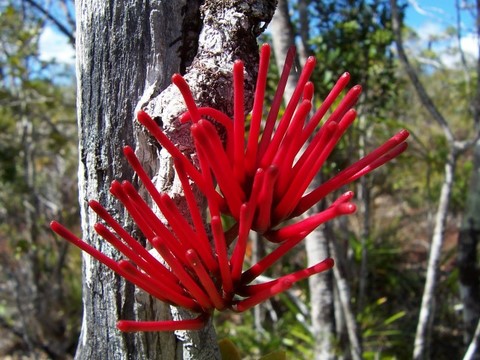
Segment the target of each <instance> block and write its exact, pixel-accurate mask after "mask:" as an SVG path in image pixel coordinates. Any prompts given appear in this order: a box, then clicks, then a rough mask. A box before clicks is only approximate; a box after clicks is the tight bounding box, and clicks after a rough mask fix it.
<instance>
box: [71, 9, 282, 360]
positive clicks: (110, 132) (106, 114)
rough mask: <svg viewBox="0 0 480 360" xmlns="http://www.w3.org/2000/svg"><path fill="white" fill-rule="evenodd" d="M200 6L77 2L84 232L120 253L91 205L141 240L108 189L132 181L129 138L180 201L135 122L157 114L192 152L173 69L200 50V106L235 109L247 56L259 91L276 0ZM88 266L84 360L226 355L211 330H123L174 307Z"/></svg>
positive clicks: (163, 160) (167, 170)
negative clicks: (238, 74) (101, 234)
mask: <svg viewBox="0 0 480 360" xmlns="http://www.w3.org/2000/svg"><path fill="white" fill-rule="evenodd" d="M199 3H200V1H188V2H187V1H166V2H165V1H141V0H125V1H123V2H121V3H118V4H117V3H114V2H113V3H112V2H102V1H96V0H79V1H77V3H76V13H77V16H78V19H77V70H78V105H79V106H78V117H79V127H80V130H79V131H80V134H79V135H80V154H79V156H80V167H79V188H80V203H81V213H82V231H83V237H84V239H86V240H88V241H89V242H90V243H91V244H92V245H93V246H95V247H97V248H98V249H100V250H101V251H102V252H104V253H105V254H107V255H109V256H112V257H113V258H116V256H117V255H116V253H115V252H114V251H113V250H112V249H110V248H109V247H108V246H106V245H105V243H104V242H103V241H102V240H99V239H98V238H97V236H96V235H95V234H94V232H93V230H92V225H93V224H94V222H96V221H97V219H96V217H95V216H94V215H92V212H90V211H88V210H87V208H86V203H87V200H88V199H91V198H94V199H97V200H99V201H100V202H101V203H102V204H103V205H104V206H105V207H107V208H108V209H111V210H112V212H113V213H114V215H115V217H116V218H117V219H119V220H120V221H121V222H124V223H125V224H126V226H129V227H130V228H131V229H132V231H133V232H134V234H135V235H136V236H137V237H139V234H138V233H136V232H135V229H134V227H133V226H131V225H129V223H128V219H127V217H126V216H125V214H124V212H123V210H122V209H121V208H120V207H119V206H118V204H117V202H115V201H113V200H112V197H111V196H109V194H108V189H109V186H110V183H111V181H112V180H113V179H129V180H131V179H132V172H131V170H130V169H129V168H128V166H127V165H126V162H125V160H124V159H123V157H122V156H121V147H122V146H123V145H125V144H129V145H132V146H136V147H137V153H138V154H139V155H140V157H141V158H142V159H143V162H144V166H145V167H146V168H147V169H148V170H149V171H150V173H151V174H152V176H155V177H156V179H157V180H156V181H157V184H158V186H159V187H160V189H161V190H162V191H168V192H170V193H177V195H178V198H179V201H181V192H180V189H179V187H178V186H176V185H174V184H173V180H174V176H173V172H172V162H171V160H170V159H168V158H167V157H166V156H165V154H164V153H163V152H161V153H160V154H157V149H158V148H157V147H156V146H155V145H152V142H151V141H150V139H149V138H148V136H146V134H145V133H144V132H143V130H142V129H140V127H138V126H136V125H134V113H135V109H136V108H139V107H143V108H145V109H146V110H147V111H148V112H149V113H150V115H151V116H153V117H158V120H159V121H161V122H163V125H164V128H165V129H166V131H167V133H169V135H170V136H171V137H172V138H173V140H174V142H176V143H177V144H178V145H179V146H182V147H183V149H184V150H185V151H187V152H192V151H193V150H192V145H191V143H190V139H189V137H188V136H187V134H188V132H187V131H186V126H180V125H179V123H178V121H177V116H178V115H179V114H180V113H181V112H182V111H184V107H183V103H182V102H181V100H180V96H179V95H178V92H177V91H175V89H173V87H171V86H169V87H167V86H168V84H169V83H170V77H171V75H172V74H173V73H175V72H180V71H184V70H185V69H186V68H187V66H188V65H189V64H190V63H192V58H193V56H194V55H195V54H197V56H196V57H195V59H194V60H193V63H192V66H191V68H190V69H189V70H188V73H187V75H186V76H185V77H186V79H187V81H188V82H189V83H190V85H191V87H192V91H193V93H194V96H195V98H196V99H197V101H198V103H199V104H200V105H207V104H208V105H215V107H217V108H219V109H220V110H224V111H226V112H231V107H232V105H231V99H232V92H231V75H230V74H231V68H232V63H233V60H235V59H237V58H240V59H242V60H244V61H245V63H246V82H247V84H248V86H247V89H248V90H247V94H251V90H252V89H253V81H254V78H255V69H256V63H257V61H256V60H257V56H258V55H257V54H258V48H257V45H256V41H255V38H256V36H257V35H258V34H259V33H260V32H261V31H262V30H263V27H262V26H263V25H264V24H266V23H268V22H269V20H270V18H271V16H272V13H273V11H274V8H275V1H273V0H272V1H267V0H265V1H261V0H258V1H253V0H252V1H220V0H217V1H213V0H212V1H208V0H207V1H205V3H204V5H203V6H202V10H201V13H202V18H201V17H200V15H199V12H198V11H197V10H198V5H199ZM200 19H203V28H202V27H201V26H199V25H201V20H200ZM200 29H202V30H201V32H200ZM197 44H198V48H197ZM197 49H198V52H197ZM164 89H166V90H164ZM140 99H141V100H140ZM139 101H140V103H139ZM83 270H84V281H83V288H84V295H83V301H84V318H83V324H82V334H81V338H80V341H79V346H78V350H77V354H76V358H77V359H115V360H117V359H168V360H170V359H191V358H195V359H215V358H218V357H219V354H218V351H217V349H216V338H215V333H214V330H213V329H212V328H210V327H207V329H206V330H205V331H203V332H202V331H200V332H195V333H194V334H193V332H192V333H185V332H182V333H179V334H177V336H176V337H175V336H174V335H173V334H171V333H152V334H145V333H138V334H124V333H121V332H120V331H118V330H117V329H116V328H115V323H116V321H117V320H118V319H119V318H124V319H139V320H153V319H160V318H165V317H169V316H170V315H169V313H170V309H169V308H166V307H165V306H163V305H162V304H161V303H159V302H157V301H155V300H153V299H148V300H145V298H144V297H142V299H141V301H139V302H138V301H137V298H136V295H137V297H138V294H136V293H135V291H134V288H133V286H132V285H130V284H128V283H125V282H124V281H123V280H122V279H120V278H119V277H117V276H116V275H114V274H113V273H112V272H111V271H109V270H107V269H106V268H105V267H104V266H102V265H100V264H98V263H96V262H95V261H93V260H92V259H91V258H90V257H88V256H85V257H84V265H83Z"/></svg>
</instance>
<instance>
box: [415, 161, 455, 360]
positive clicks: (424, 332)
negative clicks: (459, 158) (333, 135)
mask: <svg viewBox="0 0 480 360" xmlns="http://www.w3.org/2000/svg"><path fill="white" fill-rule="evenodd" d="M455 166H456V157H455V155H454V154H453V153H450V154H449V156H448V158H447V162H446V164H445V174H444V180H443V184H442V189H441V192H440V199H439V201H438V208H437V213H436V216H435V226H434V230H433V236H432V243H431V245H430V253H429V258H428V267H427V279H426V281H425V288H424V290H423V296H422V305H421V307H420V315H419V320H418V324H417V331H416V334H415V343H414V349H413V359H414V360H423V359H429V354H428V352H429V349H430V346H429V345H430V344H429V342H430V331H431V329H432V324H433V318H434V313H435V289H436V284H437V277H438V269H439V264H440V257H441V254H442V245H443V239H444V232H445V223H446V221H447V215H448V205H449V203H450V196H451V193H452V187H453V178H454V174H455Z"/></svg>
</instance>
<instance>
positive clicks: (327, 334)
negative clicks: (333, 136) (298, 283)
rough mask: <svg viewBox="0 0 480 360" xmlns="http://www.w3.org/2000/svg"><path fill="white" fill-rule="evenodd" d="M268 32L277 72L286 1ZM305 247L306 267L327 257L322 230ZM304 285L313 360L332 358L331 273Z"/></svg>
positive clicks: (287, 40) (286, 32) (285, 44)
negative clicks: (307, 287) (307, 301)
mask: <svg viewBox="0 0 480 360" xmlns="http://www.w3.org/2000/svg"><path fill="white" fill-rule="evenodd" d="M270 29H271V31H272V38H273V48H274V52H275V59H276V61H277V67H278V69H282V67H283V61H284V59H285V57H286V55H287V51H288V49H289V48H290V47H291V46H293V45H295V31H294V28H293V26H292V23H291V20H290V15H289V9H288V1H287V0H279V2H278V7H277V11H276V12H275V15H274V16H273V19H272V23H271V25H270ZM302 54H303V56H302V57H305V60H306V56H305V54H306V53H305V51H301V52H300V54H299V55H302ZM302 65H303V64H302ZM299 74H300V67H298V70H297V71H295V70H293V71H292V74H291V75H290V77H289V79H288V82H287V86H286V88H285V94H284V99H285V102H286V103H288V101H289V100H290V98H291V96H292V94H293V92H294V90H295V87H296V85H297V82H298V78H299ZM318 178H319V175H318V176H317V179H315V180H316V181H319V179H318ZM313 187H315V185H313ZM311 211H316V209H312V210H311ZM305 246H306V250H307V259H308V266H313V265H314V264H318V263H319V262H320V261H322V260H325V259H326V258H327V257H329V251H328V241H327V239H326V237H325V235H324V233H323V229H322V228H319V229H316V230H315V231H313V232H312V233H311V234H309V235H308V236H307V238H306V239H305ZM308 284H309V287H310V304H311V305H310V306H311V322H312V329H313V335H314V337H315V359H317V360H329V359H334V358H335V353H334V343H333V341H334V337H335V324H334V315H333V285H332V274H331V272H326V273H322V274H318V275H315V276H312V277H310V278H309V279H308Z"/></svg>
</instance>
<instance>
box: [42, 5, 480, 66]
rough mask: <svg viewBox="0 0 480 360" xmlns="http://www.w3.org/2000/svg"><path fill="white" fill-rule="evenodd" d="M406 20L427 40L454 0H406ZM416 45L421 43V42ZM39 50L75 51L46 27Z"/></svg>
mask: <svg viewBox="0 0 480 360" xmlns="http://www.w3.org/2000/svg"><path fill="white" fill-rule="evenodd" d="M405 22H406V24H407V25H408V26H410V27H411V28H413V29H415V31H416V32H417V33H418V34H419V36H420V40H422V41H423V42H426V41H428V38H429V37H430V36H431V35H438V34H440V33H442V32H443V31H444V29H445V28H446V27H448V26H455V25H456V9H455V0H409V7H408V9H407V12H406V18H405ZM473 24H474V21H473V19H472V17H471V15H470V14H468V13H467V12H463V13H462V27H463V30H462V36H463V39H462V47H463V50H464V51H465V52H466V53H467V54H471V55H472V56H476V53H477V42H476V39H475V37H474V36H473V35H472V34H471V31H472V28H473ZM418 46H423V45H422V43H421V42H420V43H419V44H418ZM40 52H41V57H42V59H43V60H51V59H52V58H56V59H57V61H58V62H62V63H70V64H73V63H74V61H75V60H74V50H73V49H72V47H71V46H70V44H69V43H68V41H67V39H66V38H65V37H64V36H63V35H62V34H60V33H58V32H57V31H56V30H55V29H53V28H52V27H47V28H46V29H45V30H44V33H43V34H42V36H41V38H40ZM446 61H447V62H450V61H453V60H452V59H450V60H448V59H446Z"/></svg>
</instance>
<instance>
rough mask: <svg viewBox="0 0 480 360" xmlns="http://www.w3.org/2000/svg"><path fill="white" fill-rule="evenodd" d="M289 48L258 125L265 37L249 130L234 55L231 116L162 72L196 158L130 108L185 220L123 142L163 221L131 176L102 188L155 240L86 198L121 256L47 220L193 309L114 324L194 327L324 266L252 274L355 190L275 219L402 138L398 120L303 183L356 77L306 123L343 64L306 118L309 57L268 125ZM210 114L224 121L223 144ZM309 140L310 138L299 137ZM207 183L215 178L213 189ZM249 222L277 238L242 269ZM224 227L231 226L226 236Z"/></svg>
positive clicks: (344, 111) (328, 263) (332, 134)
mask: <svg viewBox="0 0 480 360" xmlns="http://www.w3.org/2000/svg"><path fill="white" fill-rule="evenodd" d="M294 55H295V54H294V50H293V49H292V50H290V51H289V53H288V55H287V59H286V61H285V67H284V69H283V71H282V74H281V76H280V82H279V85H278V88H277V91H276V94H275V96H274V99H273V103H272V106H271V108H270V111H269V113H268V115H267V118H266V122H265V126H264V128H263V129H261V119H262V117H263V101H264V95H265V88H266V79H267V70H268V64H269V56H270V48H269V47H268V45H264V46H263V47H262V48H261V54H260V65H259V72H258V79H257V86H256V92H255V96H254V105H253V110H252V115H251V121H250V131H249V133H248V135H247V139H246V129H245V127H246V120H245V114H244V89H243V71H244V69H243V63H242V62H241V61H236V62H235V63H234V66H233V88H234V114H233V120H232V119H230V118H229V117H228V116H227V115H226V114H223V113H222V112H220V111H218V110H216V109H213V108H210V107H197V106H196V104H195V100H194V98H193V96H192V94H191V91H190V89H189V87H188V84H187V83H186V81H185V80H184V79H183V78H182V77H181V76H180V75H174V76H173V78H172V82H173V83H174V84H175V85H176V86H177V87H178V88H179V89H180V92H181V93H182V95H183V97H184V99H185V104H186V107H187V112H186V113H185V114H183V115H182V116H181V121H192V125H191V134H192V138H193V141H194V144H195V147H196V150H197V156H198V160H199V167H200V168H199V169H197V168H196V167H195V166H194V165H193V164H192V163H191V162H190V160H189V159H187V157H185V156H184V155H183V154H182V153H181V152H180V150H178V148H177V147H176V146H175V145H174V144H173V143H172V142H171V141H170V140H169V139H168V137H167V136H166V135H165V134H164V133H163V132H162V130H161V128H160V127H159V126H158V125H157V124H156V123H155V121H153V120H152V119H151V118H150V117H149V116H148V115H147V114H146V113H145V112H143V111H140V112H139V113H138V120H139V122H140V123H141V124H143V125H144V126H145V127H146V128H147V129H148V130H149V131H150V133H151V134H152V135H153V136H154V137H155V138H156V139H157V141H158V142H159V143H160V144H161V145H162V146H163V147H164V148H165V149H166V150H167V151H168V152H169V153H170V154H171V155H172V157H173V158H174V164H175V169H176V173H177V176H178V177H179V180H180V182H181V184H182V187H183V190H184V195H185V201H186V204H187V206H188V210H189V212H190V214H189V215H190V219H188V220H187V219H185V218H184V217H183V215H182V213H181V212H180V210H179V209H178V208H177V206H176V204H175V203H174V201H173V200H172V199H171V198H170V197H169V196H168V195H167V194H163V193H160V192H159V191H158V190H157V189H156V187H155V185H154V184H153V182H152V181H151V179H150V178H149V176H148V175H147V173H146V172H145V170H144V169H143V167H142V166H141V164H140V161H139V160H138V159H137V157H136V156H135V153H134V151H133V149H132V148H130V147H128V146H126V147H125V148H124V155H125V157H126V158H127V160H128V162H129V163H130V165H131V167H132V168H133V170H134V171H135V173H136V174H137V175H138V178H139V179H140V180H141V182H142V183H143V185H144V187H145V189H146V190H147V192H148V194H149V196H150V200H151V201H152V202H153V203H155V204H156V205H157V207H158V209H159V210H160V211H161V212H162V214H163V218H165V219H166V221H167V222H168V225H165V224H164V223H163V222H162V221H161V220H160V218H159V217H158V216H157V214H155V212H154V211H153V210H152V209H151V207H150V206H149V203H148V202H147V201H146V200H145V199H143V198H142V197H141V196H140V195H139V194H138V192H137V190H136V189H135V188H134V186H133V185H132V184H131V183H130V182H128V181H123V182H122V183H120V182H118V181H113V182H112V184H111V188H110V191H111V193H112V194H113V195H114V196H115V197H116V198H117V199H118V200H119V201H120V202H121V203H122V205H123V206H124V207H125V209H126V210H127V212H128V213H129V215H130V216H131V218H132V219H133V221H134V222H135V223H136V225H137V227H138V229H139V230H140V231H141V232H142V233H143V235H144V237H145V239H146V240H147V241H148V243H149V244H150V246H151V247H152V248H153V249H152V250H151V251H147V250H146V249H145V248H144V247H143V246H142V245H141V244H140V243H139V242H138V241H137V240H136V239H134V238H133V237H132V236H131V235H130V234H129V233H128V232H127V231H126V230H125V229H124V228H123V227H122V226H121V225H120V224H119V223H118V222H117V221H116V220H115V219H114V218H113V217H112V216H111V215H110V214H109V213H108V211H107V210H106V209H105V208H103V207H102V206H101V205H100V204H99V203H98V202H97V201H95V200H91V201H90V202H89V206H90V207H91V208H92V210H93V211H95V212H96V213H97V214H98V216H99V217H100V218H101V219H102V220H103V222H102V223H97V224H95V225H94V228H95V231H96V232H97V233H98V234H99V235H100V236H101V237H103V238H104V239H105V240H106V241H107V242H108V243H110V244H111V245H112V246H113V247H114V248H116V249H117V250H118V251H119V252H120V253H121V254H122V255H123V257H124V258H123V259H121V260H119V261H116V260H113V259H111V258H110V257H108V256H106V255H104V254H103V253H101V252H100V251H98V250H97V249H95V248H94V247H92V246H91V245H89V244H88V243H87V242H85V241H83V240H82V239H79V238H78V237H76V236H75V235H74V234H72V233H71V232H70V231H68V230H67V229H66V228H65V227H63V226H62V225H60V224H59V223H57V222H55V221H54V222H52V223H51V225H50V226H51V228H52V230H53V231H54V232H56V233H57V234H58V235H60V236H61V237H63V238H65V239H66V240H67V241H69V242H71V243H73V244H74V245H76V246H78V247H79V248H80V249H82V250H83V251H85V252H86V253H88V254H90V255H91V256H93V257H94V258H95V259H97V260H98V261H100V262H102V263H103V264H105V265H106V266H108V267H109V268H110V269H112V270H113V271H115V272H116V273H118V274H119V275H120V276H122V277H124V278H125V279H127V280H128V281H130V282H132V283H133V284H135V285H136V286H138V287H139V288H140V289H142V290H144V291H146V292H147V293H149V294H151V295H152V296H154V297H156V298H157V299H159V300H161V301H164V302H166V303H168V304H171V305H174V306H180V307H183V308H185V309H188V310H190V311H192V312H194V313H197V314H198V316H197V317H194V318H192V319H188V320H181V321H173V320H172V321H132V320H120V321H119V322H118V328H119V329H120V330H122V331H173V330H195V329H199V328H201V327H203V326H204V325H205V324H206V323H207V322H208V319H209V317H210V315H211V314H212V313H213V311H214V310H220V311H221V310H225V309H231V310H234V311H245V310H247V309H249V308H251V307H252V306H255V305H257V304H259V303H260V302H263V301H265V300H267V299H268V298H270V297H272V296H274V295H276V294H278V293H280V292H282V291H285V290H287V289H288V288H290V287H291V286H292V285H293V284H294V283H296V282H297V281H300V280H303V279H305V278H307V277H309V276H311V275H313V274H317V273H319V272H322V271H325V270H328V269H330V268H331V267H332V266H333V264H334V263H333V260H332V259H326V260H324V261H322V262H320V263H319V264H317V265H314V266H312V267H309V268H308V269H303V270H300V271H296V272H294V273H292V274H288V275H284V276H282V277H280V278H278V279H275V280H273V281H270V282H266V283H262V284H253V285H252V284H251V283H252V281H253V280H255V279H256V278H257V277H258V276H259V275H261V274H262V273H263V272H265V271H266V269H268V268H269V267H271V266H272V265H273V264H274V263H275V262H276V261H278V260H279V259H280V258H281V257H282V256H284V255H285V254H286V253H287V252H288V251H289V250H291V249H292V248H293V247H294V246H295V245H297V244H298V243H299V242H300V241H301V240H302V239H303V238H305V236H307V235H308V234H309V233H310V232H312V231H313V230H314V229H315V228H316V227H318V226H319V225H321V224H323V223H325V222H326V221H329V220H332V219H334V218H336V217H338V216H341V215H347V214H351V213H353V212H354V211H355V209H356V207H355V205H354V204H353V203H351V200H352V198H353V193H352V192H351V191H347V192H346V193H344V194H343V195H340V196H339V197H338V198H337V200H335V201H334V202H333V203H332V204H331V205H330V206H329V207H328V208H327V209H325V210H323V211H321V212H319V213H317V214H314V215H311V216H310V217H306V218H304V219H302V220H300V221H297V222H295V223H291V222H290V223H289V224H288V225H285V226H281V223H282V222H284V221H285V220H289V219H291V218H293V217H295V216H298V215H300V214H302V213H304V212H305V211H306V210H307V209H309V208H310V207H312V206H313V205H314V204H316V203H317V202H319V201H320V200H322V199H323V198H325V196H327V195H328V194H329V193H331V192H334V191H336V190H338V189H340V188H341V187H343V186H345V185H347V184H349V183H351V182H352V181H354V180H356V179H358V178H359V177H361V176H363V175H365V174H367V173H369V172H370V171H372V170H374V169H375V168H377V167H379V166H381V165H383V164H384V163H385V162H387V161H389V160H391V159H392V158H394V157H396V156H398V155H399V154H400V153H402V152H403V151H404V150H405V149H406V147H407V144H406V143H405V139H406V138H407V137H408V132H407V131H406V130H402V131H400V132H399V133H397V134H396V135H395V136H393V137H392V138H391V139H390V140H388V141H387V142H386V143H384V144H383V145H382V146H380V147H378V148H377V149H375V150H374V151H372V152H371V153H370V154H368V155H366V156H365V157H364V158H362V159H360V160H359V161H357V162H356V163H354V164H352V165H350V166H349V167H347V168H346V169H344V170H343V171H341V172H339V173H338V174H337V175H335V176H334V177H332V178H331V179H329V180H327V181H326V182H324V183H323V184H321V185H319V186H318V187H317V188H316V189H314V190H312V191H311V192H309V193H308V194H305V191H306V190H307V188H308V186H309V185H310V182H311V181H312V180H313V178H314V177H315V175H316V174H317V173H318V171H319V170H320V169H321V167H322V166H323V164H324V163H325V161H326V160H327V158H328V157H329V155H330V154H331V152H332V151H333V149H334V147H335V145H336V144H337V142H338V141H339V139H340V137H341V136H342V135H343V134H344V133H345V131H346V130H347V129H348V127H349V126H350V125H351V124H352V122H353V121H354V120H355V116H356V113H355V111H354V110H352V109H351V107H352V106H353V105H354V104H355V102H356V101H357V99H358V97H359V95H360V91H361V88H360V87H359V86H356V87H353V88H352V89H351V90H350V91H348V93H347V94H346V95H345V97H344V98H343V99H342V100H341V101H340V102H339V105H338V106H337V108H336V109H335V110H334V111H333V112H332V114H331V115H330V116H329V117H328V118H327V120H325V122H324V124H323V125H322V126H321V127H320V128H319V129H318V131H317V132H316V133H315V134H314V132H315V130H316V129H317V128H318V125H319V124H320V122H321V121H322V119H323V117H324V116H325V114H326V113H327V111H328V110H329V109H330V108H331V106H332V104H333V103H334V102H335V100H336V99H337V98H338V97H339V95H340V94H341V93H342V92H343V90H344V89H345V87H346V85H347V83H348V80H349V75H348V74H347V73H345V74H344V75H342V76H341V77H340V79H339V80H338V82H337V83H336V84H335V86H334V87H333V89H332V91H331V92H330V94H329V95H328V96H327V98H326V99H325V101H324V103H323V104H322V106H321V107H320V108H319V109H318V110H317V112H316V113H315V114H314V115H313V116H312V118H311V119H310V120H309V121H307V117H308V114H309V113H310V110H311V108H312V103H311V101H312V98H313V84H312V83H311V82H309V80H308V79H309V77H310V75H311V74H312V72H313V68H314V66H315V59H314V58H309V59H308V61H307V64H306V65H305V68H304V70H303V71H302V74H301V75H300V79H299V82H298V86H297V88H296V89H295V91H294V93H293V95H292V98H291V100H290V101H289V103H288V104H287V107H286V109H285V112H284V114H283V115H282V117H281V119H280V120H279V122H278V124H277V117H278V114H279V110H280V105H281V102H282V98H283V92H284V90H285V86H286V82H287V78H288V75H289V72H290V69H291V67H292V65H293V59H294ZM211 120H214V121H217V122H218V123H220V124H222V125H224V126H225V130H226V136H227V138H226V143H225V144H223V142H222V139H221V138H220V136H219V134H218V133H217V131H216V129H215V127H214V125H213V124H212V123H211V122H210V121H211ZM245 139H246V140H245ZM309 139H311V140H310V141H308V140H309ZM191 182H193V183H195V185H196V186H197V187H198V189H199V190H200V191H201V192H202V193H203V195H204V196H205V198H206V200H207V203H208V210H209V212H210V219H211V220H210V224H207V225H205V224H204V221H203V217H202V213H201V210H200V209H199V206H198V204H197V202H196V200H195V196H194V193H193V190H192V185H193V184H192V183H191ZM215 184H218V191H217V190H216V185H215ZM222 214H225V215H230V216H232V217H233V218H234V219H235V220H236V224H235V225H234V226H233V227H232V228H231V229H227V230H225V229H223V226H222V221H221V215H222ZM205 226H207V227H205ZM250 230H255V231H257V232H259V233H261V234H263V235H264V237H265V238H267V239H268V240H269V241H271V242H273V243H278V246H277V247H276V248H275V249H274V250H273V251H272V252H271V253H269V254H267V255H266V256H265V257H264V258H262V259H260V260H259V261H258V262H257V263H256V264H253V265H252V266H251V267H250V268H249V269H247V270H245V271H243V265H244V262H245V256H246V248H247V243H248V235H249V232H250ZM208 234H211V236H209V235H208ZM232 237H233V238H235V237H236V241H235V242H233V240H234V239H233V240H232ZM231 244H234V248H233V250H232V251H231V252H230V253H231V255H229V251H228V246H229V245H231ZM155 252H156V253H158V254H159V255H160V256H161V257H162V258H163V260H164V263H163V262H161V261H159V260H158V259H157V257H155V256H154V255H155Z"/></svg>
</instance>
